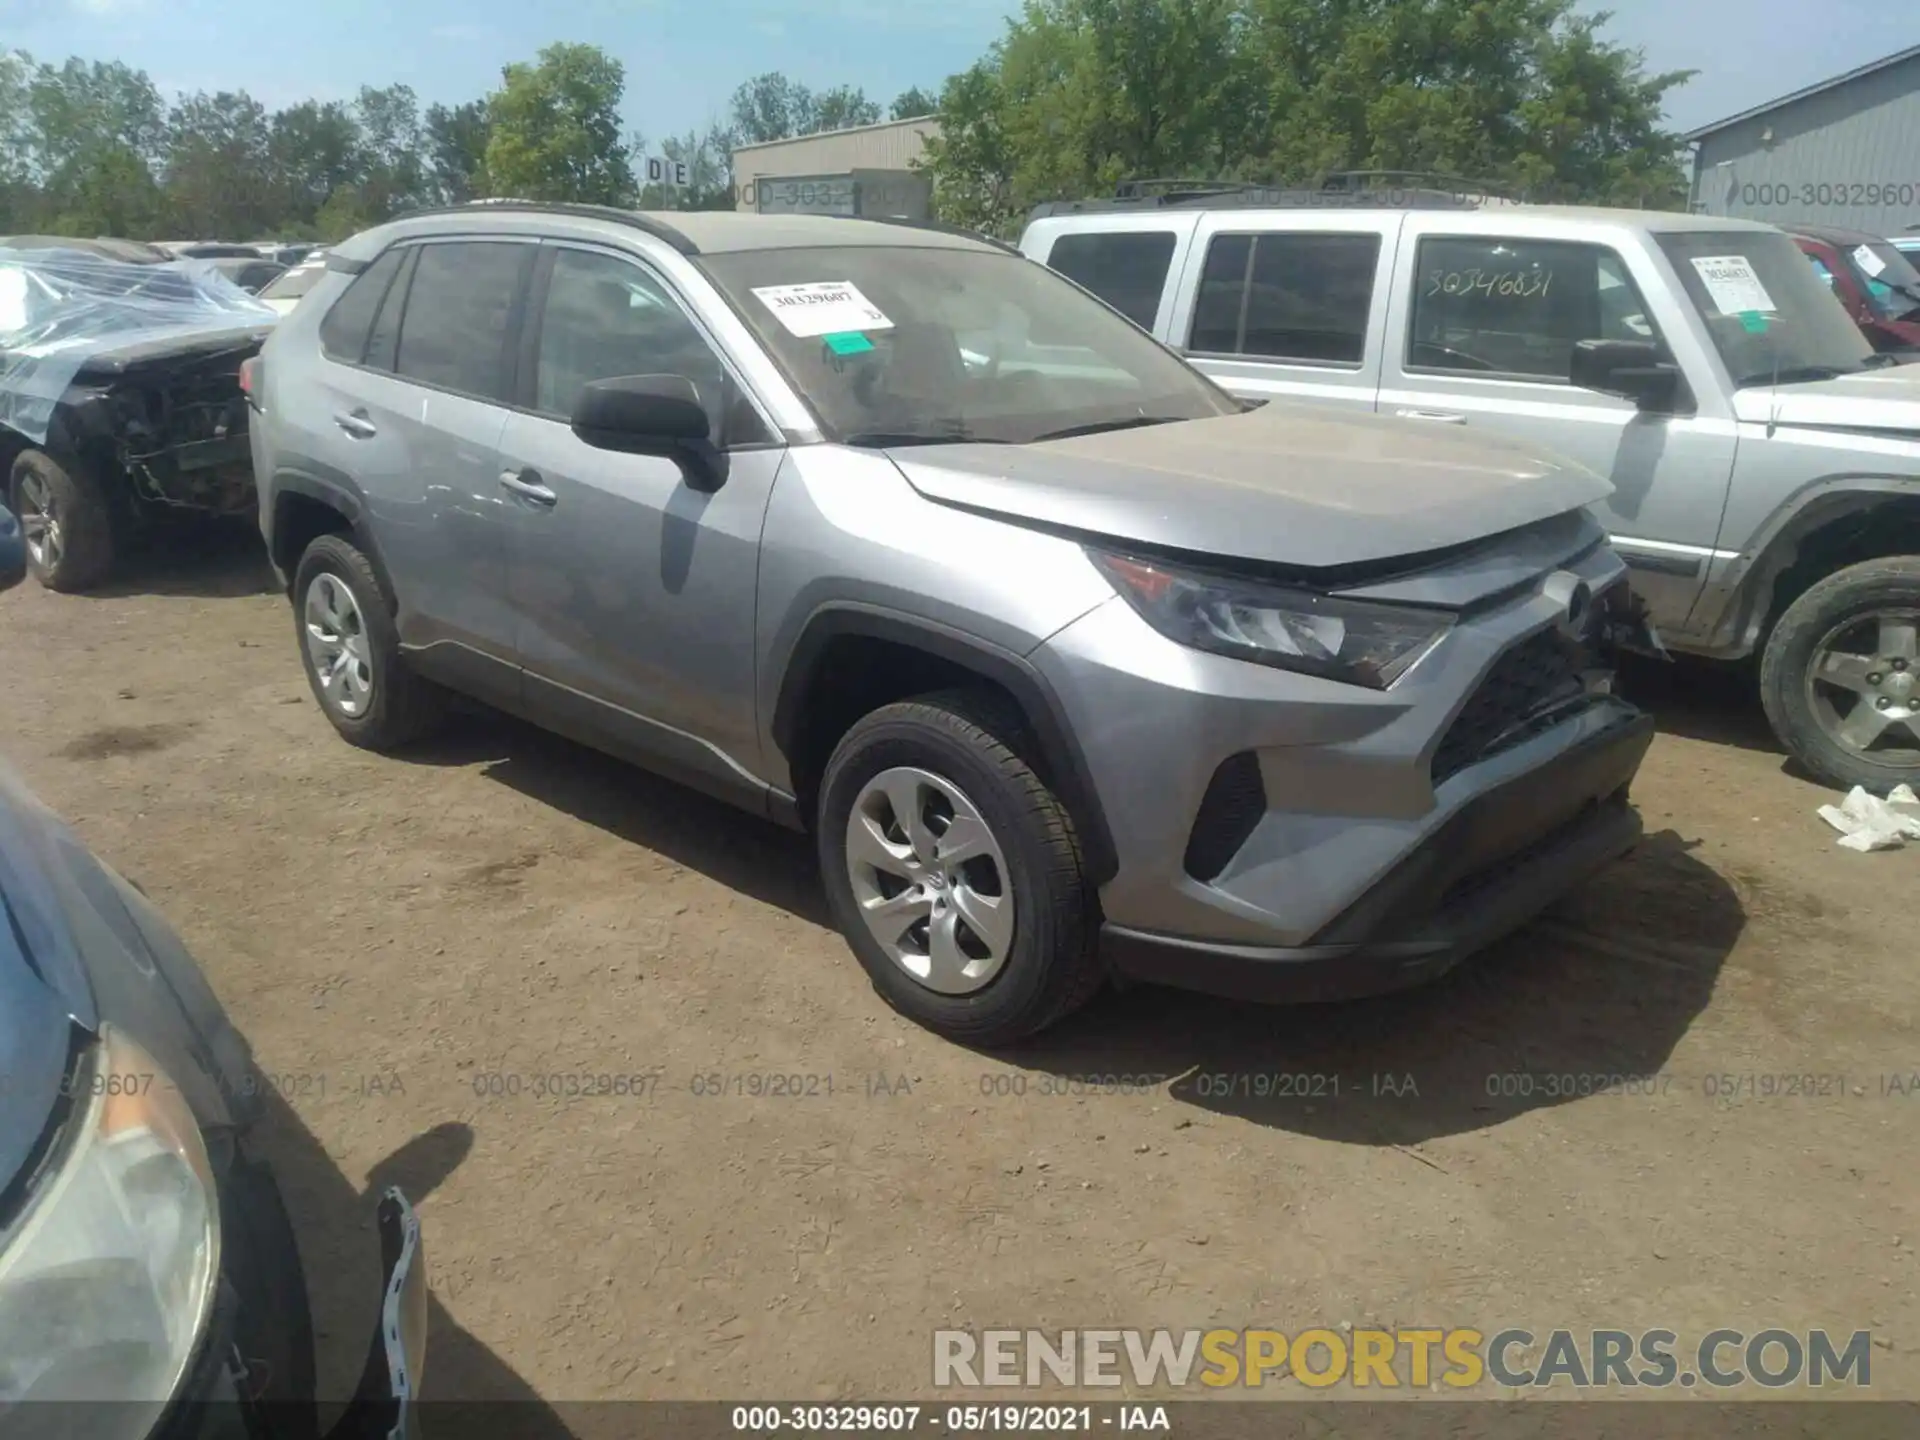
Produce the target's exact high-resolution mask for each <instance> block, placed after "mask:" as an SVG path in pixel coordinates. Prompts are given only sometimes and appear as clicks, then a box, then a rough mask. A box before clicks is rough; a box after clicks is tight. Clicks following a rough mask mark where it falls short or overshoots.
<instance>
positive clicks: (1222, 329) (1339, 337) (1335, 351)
mask: <svg viewBox="0 0 1920 1440" xmlns="http://www.w3.org/2000/svg"><path fill="white" fill-rule="evenodd" d="M1379 262H1380V237H1379V236H1378V235H1326V234H1310V235H1273V234H1268V235H1217V236H1215V237H1214V239H1213V241H1212V243H1210V244H1209V245H1208V246H1207V258H1206V263H1205V264H1204V265H1203V266H1202V268H1201V271H1200V291H1199V294H1198V296H1197V297H1196V299H1195V303H1194V311H1193V328H1192V331H1191V333H1190V335H1189V338H1188V341H1187V346H1188V348H1189V349H1190V350H1193V351H1194V352H1196V353H1199V354H1206V355H1247V356H1254V357H1258V358H1260V359H1265V360H1294V361H1301V362H1305V363H1307V364H1316V365H1358V364H1359V363H1360V362H1361V359H1362V357H1363V356H1364V355H1365V354H1366V349H1367V316H1368V315H1369V314H1370V313H1371V312H1372V309H1373V280H1374V274H1375V272H1376V270H1377V269H1378V267H1379Z"/></svg>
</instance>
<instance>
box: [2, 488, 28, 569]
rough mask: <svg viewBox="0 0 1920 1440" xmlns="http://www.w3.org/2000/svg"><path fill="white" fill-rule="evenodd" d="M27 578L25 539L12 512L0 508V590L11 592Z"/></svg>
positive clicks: (3, 507)
mask: <svg viewBox="0 0 1920 1440" xmlns="http://www.w3.org/2000/svg"><path fill="white" fill-rule="evenodd" d="M26 578H27V537H26V536H25V535H24V534H22V533H21V530H20V522H19V521H18V520H16V519H14V518H13V512H12V511H11V510H9V509H7V508H6V507H5V506H0V590H11V589H13V587H14V586H16V585H18V584H19V583H20V582H21V581H22V580H24V579H26Z"/></svg>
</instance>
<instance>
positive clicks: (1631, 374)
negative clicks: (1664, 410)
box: [1567, 340, 1680, 406]
mask: <svg viewBox="0 0 1920 1440" xmlns="http://www.w3.org/2000/svg"><path fill="white" fill-rule="evenodd" d="M1567 378H1568V380H1570V381H1571V382H1572V383H1573V384H1575V385H1578V386H1579V387H1580V388H1581V389H1582V390H1597V391H1598V392H1599V393H1600V394H1602V395H1618V396H1620V397H1621V398H1623V399H1626V400H1632V401H1635V402H1637V403H1638V404H1640V405H1644V406H1659V405H1666V404H1670V403H1671V402H1672V400H1673V398H1674V396H1675V395H1676V394H1678V392H1679V389H1680V367H1679V366H1678V365H1675V364H1674V363H1673V362H1672V361H1671V360H1668V359H1666V358H1665V357H1663V356H1662V355H1661V353H1660V347H1659V345H1657V344H1656V343H1655V342H1653V341H1651V340H1579V341H1576V342H1574V347H1573V358H1572V360H1571V361H1570V362H1569V363H1568V366H1567Z"/></svg>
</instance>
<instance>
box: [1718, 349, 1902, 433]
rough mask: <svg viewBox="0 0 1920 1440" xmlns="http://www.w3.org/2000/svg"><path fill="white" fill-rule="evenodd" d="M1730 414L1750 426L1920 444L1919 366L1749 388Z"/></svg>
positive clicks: (1738, 393) (1736, 393) (1736, 396)
mask: <svg viewBox="0 0 1920 1440" xmlns="http://www.w3.org/2000/svg"><path fill="white" fill-rule="evenodd" d="M1733 413H1734V415H1735V416H1736V417H1737V418H1738V419H1740V420H1744V421H1746V422H1748V423H1749V424H1754V425H1769V424H1771V425H1791V426H1794V427H1796V428H1800V429H1808V430H1859V431H1866V432H1872V433H1876V434H1885V433H1887V432H1888V431H1907V432H1911V433H1912V434H1914V436H1915V438H1917V439H1920V365H1895V366H1889V367H1888V368H1886V369H1884V370H1868V371H1865V372H1864V373H1862V374H1859V375H1839V376H1835V377H1834V378H1833V379H1831V380H1808V381H1804V382H1802V383H1800V384H1797V385H1780V386H1770V385H1749V386H1747V387H1746V388H1745V389H1741V390H1736V391H1734V393H1733Z"/></svg>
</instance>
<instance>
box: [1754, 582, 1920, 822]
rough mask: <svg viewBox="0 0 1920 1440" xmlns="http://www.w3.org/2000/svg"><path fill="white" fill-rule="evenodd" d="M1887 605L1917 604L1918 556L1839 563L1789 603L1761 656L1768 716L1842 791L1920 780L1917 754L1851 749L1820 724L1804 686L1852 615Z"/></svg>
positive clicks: (1795, 751) (1794, 750)
mask: <svg viewBox="0 0 1920 1440" xmlns="http://www.w3.org/2000/svg"><path fill="white" fill-rule="evenodd" d="M1890 609H1898V610H1913V611H1920V557H1915V556H1911V555H1903V556H1893V557H1890V558H1887V559H1883V560H1865V561H1862V562H1861V563H1860V564H1858V565H1849V566H1847V568H1846V569H1844V570H1836V571H1835V572H1834V573H1833V574H1831V575H1829V576H1827V578H1826V579H1824V580H1822V581H1821V582H1820V583H1819V584H1817V585H1815V586H1814V587H1813V588H1812V589H1810V590H1808V591H1807V592H1806V593H1805V594H1803V595H1802V596H1801V597H1800V598H1799V599H1798V600H1795V601H1794V602H1793V604H1791V605H1789V606H1788V607H1787V609H1786V611H1785V613H1784V614H1782V615H1781V616H1780V620H1779V623H1778V624H1776V625H1775V626H1774V627H1773V633H1772V635H1770V636H1769V637H1768V639H1767V647H1766V651H1765V653H1764V654H1763V656H1762V658H1761V662H1760V700H1761V703H1762V704H1763V705H1764V706H1765V707H1766V711H1767V720H1768V721H1769V723H1771V724H1772V726H1773V733H1774V734H1775V735H1776V736H1777V737H1778V738H1779V740H1780V743H1781V744H1782V745H1784V746H1786V748H1787V751H1788V753H1789V754H1791V755H1792V756H1793V758H1794V759H1795V760H1797V761H1799V762H1800V764H1801V765H1802V766H1804V767H1805V768H1806V769H1807V771H1808V772H1809V773H1810V774H1812V775H1813V776H1814V777H1815V778H1816V779H1818V780H1820V781H1821V782H1823V783H1824V784H1827V785H1832V786H1836V787H1838V788H1840V789H1843V790H1847V789H1851V788H1852V787H1854V786H1855V785H1864V786H1865V787H1866V788H1867V789H1868V790H1871V791H1874V792H1876V793H1879V794H1882V795H1884V794H1885V793H1886V792H1887V791H1888V790H1890V789H1892V788H1893V787H1894V786H1896V785H1900V784H1908V785H1916V784H1920V757H1916V758H1915V760H1914V762H1913V763H1910V764H1908V763H1898V762H1895V761H1882V760H1878V759H1876V758H1875V756H1876V755H1877V754H1879V753H1880V752H1878V751H1869V752H1868V753H1866V754H1861V753H1858V752H1855V751H1852V750H1849V749H1847V748H1846V747H1845V746H1844V745H1842V744H1840V743H1839V741H1837V740H1836V739H1834V738H1833V737H1832V736H1831V735H1829V734H1828V733H1827V732H1826V730H1825V728H1823V726H1822V725H1821V723H1820V719H1819V717H1818V715H1817V714H1816V712H1815V709H1814V704H1813V701H1812V699H1811V698H1810V697H1809V695H1808V693H1807V692H1808V683H1807V677H1808V673H1809V671H1810V669H1811V668H1812V666H1813V664H1814V662H1815V660H1816V658H1817V655H1818V652H1819V648H1820V645H1821V643H1822V642H1823V641H1824V640H1825V639H1826V638H1827V637H1828V636H1829V635H1831V634H1832V633H1833V632H1834V630H1835V629H1836V628H1838V627H1840V626H1842V625H1845V624H1846V623H1847V622H1848V621H1849V620H1854V619H1864V618H1865V617H1867V616H1869V615H1871V614H1873V613H1874V612H1875V611H1882V610H1890ZM1858 703H1861V704H1865V703H1868V702H1867V701H1865V700H1864V699H1863V700H1861V701H1860V702H1858Z"/></svg>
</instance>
